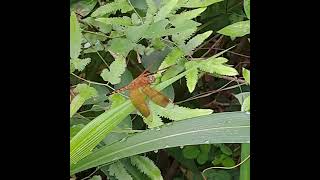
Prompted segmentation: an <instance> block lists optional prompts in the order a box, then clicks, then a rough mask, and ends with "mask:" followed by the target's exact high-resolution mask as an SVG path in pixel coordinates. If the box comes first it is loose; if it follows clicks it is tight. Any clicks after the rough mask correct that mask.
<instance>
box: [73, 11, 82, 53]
mask: <svg viewBox="0 0 320 180" xmlns="http://www.w3.org/2000/svg"><path fill="white" fill-rule="evenodd" d="M81 42H82V34H81V28H80V24H79V22H78V20H77V16H76V14H75V13H74V12H72V13H71V16H70V58H73V59H75V58H78V56H79V55H80V51H81Z"/></svg>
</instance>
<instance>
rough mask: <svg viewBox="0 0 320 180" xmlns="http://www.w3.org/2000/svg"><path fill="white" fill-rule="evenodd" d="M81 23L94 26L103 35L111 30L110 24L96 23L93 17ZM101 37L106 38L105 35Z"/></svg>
mask: <svg viewBox="0 0 320 180" xmlns="http://www.w3.org/2000/svg"><path fill="white" fill-rule="evenodd" d="M82 21H83V22H85V23H87V24H90V25H92V26H95V27H96V28H97V29H98V30H99V31H100V32H102V33H105V34H106V33H109V32H110V31H111V30H112V26H111V25H110V24H105V23H101V22H98V21H96V20H95V19H94V18H93V17H87V18H85V19H83V20H82ZM97 33H98V32H97ZM98 34H100V33H98ZM101 36H105V37H107V36H106V35H101Z"/></svg>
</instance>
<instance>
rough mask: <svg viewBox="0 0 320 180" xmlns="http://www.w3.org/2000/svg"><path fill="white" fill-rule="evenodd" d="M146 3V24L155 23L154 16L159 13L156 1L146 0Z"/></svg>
mask: <svg viewBox="0 0 320 180" xmlns="http://www.w3.org/2000/svg"><path fill="white" fill-rule="evenodd" d="M146 3H147V7H148V10H147V14H146V20H145V23H151V22H152V21H153V16H154V15H155V14H156V12H157V11H158V8H157V5H156V4H155V2H154V0H146Z"/></svg>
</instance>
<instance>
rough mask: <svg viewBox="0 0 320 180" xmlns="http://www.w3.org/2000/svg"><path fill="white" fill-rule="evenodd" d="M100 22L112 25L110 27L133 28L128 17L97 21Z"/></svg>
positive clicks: (99, 19) (98, 19)
mask: <svg viewBox="0 0 320 180" xmlns="http://www.w3.org/2000/svg"><path fill="white" fill-rule="evenodd" d="M95 20H96V21H98V22H101V23H105V24H110V25H122V26H131V25H132V22H131V18H129V17H127V16H123V17H112V18H97V19H95Z"/></svg>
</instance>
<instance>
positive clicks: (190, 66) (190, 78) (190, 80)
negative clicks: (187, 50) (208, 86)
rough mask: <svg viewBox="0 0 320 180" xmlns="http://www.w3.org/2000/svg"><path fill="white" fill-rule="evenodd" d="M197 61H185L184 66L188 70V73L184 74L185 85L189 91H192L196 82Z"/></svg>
mask: <svg viewBox="0 0 320 180" xmlns="http://www.w3.org/2000/svg"><path fill="white" fill-rule="evenodd" d="M197 66H198V63H197V62H195V61H188V62H187V63H185V67H186V69H187V70H190V71H189V73H188V74H186V79H187V87H188V90H189V92H190V93H192V92H193V91H194V89H195V87H196V85H197V82H198V73H199V72H198V68H197Z"/></svg>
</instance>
